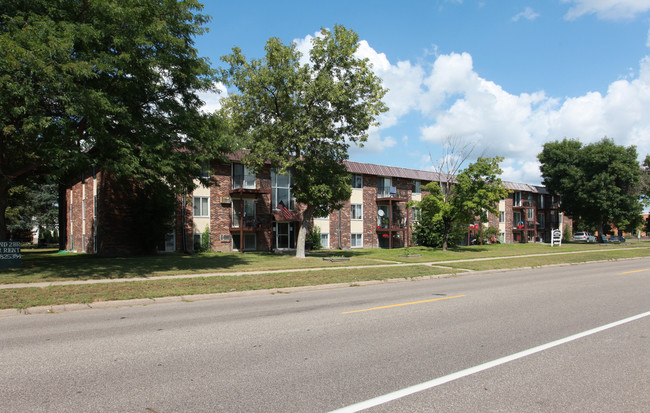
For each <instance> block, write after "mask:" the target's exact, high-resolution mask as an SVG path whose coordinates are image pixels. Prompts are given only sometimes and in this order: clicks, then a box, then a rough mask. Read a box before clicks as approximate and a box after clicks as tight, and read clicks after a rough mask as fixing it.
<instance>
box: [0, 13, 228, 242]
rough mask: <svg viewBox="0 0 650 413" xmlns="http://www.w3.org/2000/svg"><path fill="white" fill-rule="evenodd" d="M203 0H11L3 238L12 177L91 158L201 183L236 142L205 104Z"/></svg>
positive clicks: (209, 83) (68, 168) (1, 147)
mask: <svg viewBox="0 0 650 413" xmlns="http://www.w3.org/2000/svg"><path fill="white" fill-rule="evenodd" d="M202 7H203V6H202V5H201V4H200V3H198V2H197V1H195V0H180V1H141V0H55V1H52V0H16V1H4V2H2V3H1V5H0V240H3V239H4V238H5V237H6V223H5V219H4V214H5V210H6V208H7V205H8V196H9V195H8V194H9V189H10V188H11V187H13V186H16V185H20V184H23V183H25V182H27V181H29V180H30V179H33V178H34V177H39V176H43V175H53V176H56V177H57V178H58V179H59V180H65V178H66V176H69V174H71V173H77V172H78V171H81V170H83V169H84V168H87V167H89V166H91V165H97V166H100V167H102V168H105V169H107V170H109V171H110V172H111V173H112V174H114V175H115V176H117V177H127V178H135V179H138V180H140V181H142V182H145V183H146V182H153V181H164V182H166V183H167V185H168V187H169V188H172V189H177V190H179V191H180V188H188V187H189V188H191V187H192V185H193V179H194V178H196V177H197V175H198V174H197V171H198V170H200V167H201V165H202V164H203V163H204V162H205V161H207V160H208V159H210V158H213V157H215V156H216V155H217V154H219V153H221V152H222V151H224V150H229V149H228V145H227V144H226V142H225V140H224V139H222V138H221V137H220V135H219V130H220V125H221V122H220V120H219V119H218V118H217V117H216V116H215V115H214V114H205V113H202V112H201V110H200V109H201V106H202V102H201V100H200V98H199V96H198V92H199V91H205V90H210V89H212V88H213V85H214V80H215V76H214V75H215V72H214V71H213V69H212V68H211V67H210V64H209V62H208V60H207V59H205V58H201V57H199V56H198V54H197V50H196V49H195V47H194V40H193V39H194V37H195V36H198V35H201V34H202V33H203V32H204V31H205V30H206V29H205V28H204V27H203V25H204V24H205V23H206V22H207V21H208V19H209V18H208V16H205V15H202V14H200V10H201V9H202Z"/></svg>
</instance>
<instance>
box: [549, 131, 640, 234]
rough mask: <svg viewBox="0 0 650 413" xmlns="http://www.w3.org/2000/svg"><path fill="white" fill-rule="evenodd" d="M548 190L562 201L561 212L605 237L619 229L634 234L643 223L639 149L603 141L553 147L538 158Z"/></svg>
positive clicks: (551, 144)
mask: <svg viewBox="0 0 650 413" xmlns="http://www.w3.org/2000/svg"><path fill="white" fill-rule="evenodd" d="M538 159H539V161H540V163H541V167H540V170H541V172H542V177H543V178H544V182H543V183H544V185H545V186H546V187H547V188H548V190H549V191H550V192H551V193H555V194H558V195H560V197H561V201H562V202H561V209H562V211H563V212H565V213H567V214H569V215H570V216H571V217H572V218H573V219H574V220H576V221H578V222H580V223H582V224H583V225H584V226H586V227H587V228H590V229H597V230H598V233H599V234H600V235H601V236H604V235H606V234H607V233H608V232H609V226H610V225H614V226H616V227H617V228H619V229H622V230H634V229H635V228H636V227H637V226H638V225H639V223H640V220H641V216H640V213H641V211H642V204H641V202H640V198H639V196H640V193H639V182H640V181H639V180H640V174H641V169H640V166H639V162H638V161H637V151H636V147H634V146H629V147H624V146H620V145H616V144H615V143H614V141H613V140H611V139H607V138H604V139H602V140H601V141H599V142H596V143H592V144H588V145H583V144H582V143H581V142H579V141H577V140H573V139H571V140H570V139H563V140H562V141H554V142H548V143H546V144H544V147H543V150H542V152H541V153H540V154H539V155H538Z"/></svg>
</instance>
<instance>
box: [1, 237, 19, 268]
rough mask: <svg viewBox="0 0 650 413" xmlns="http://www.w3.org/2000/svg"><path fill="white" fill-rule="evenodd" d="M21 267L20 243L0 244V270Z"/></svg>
mask: <svg viewBox="0 0 650 413" xmlns="http://www.w3.org/2000/svg"><path fill="white" fill-rule="evenodd" d="M22 265H23V260H22V256H21V255H20V242H16V241H9V242H0V268H20V267H22Z"/></svg>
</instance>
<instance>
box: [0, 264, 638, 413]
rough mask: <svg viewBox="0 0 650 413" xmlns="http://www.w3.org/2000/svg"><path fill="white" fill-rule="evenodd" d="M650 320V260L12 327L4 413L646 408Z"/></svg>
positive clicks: (3, 359) (0, 369)
mask: <svg viewBox="0 0 650 413" xmlns="http://www.w3.org/2000/svg"><path fill="white" fill-rule="evenodd" d="M649 311H650V259H642V260H629V261H620V262H609V263H596V264H586V265H574V266H566V267H548V268H542V269H536V270H528V271H513V272H503V273H492V274H480V275H469V276H463V277H456V278H447V279H439V280H431V281H418V282H404V283H387V284H383V285H377V286H368V287H360V288H343V289H332V290H319V291H311V292H304V293H293V294H275V295H262V296H253V297H244V298H242V297H240V298H226V299H215V300H212V301H202V302H194V303H175V304H159V305H152V306H147V307H132V308H118V309H109V310H88V311H79V312H71V313H63V314H48V315H37V316H19V317H10V318H5V319H0V411H2V412H5V411H6V412H22V411H25V412H38V411H42V412H53V411H75V412H81V411H88V412H90V411H92V412H97V411H120V412H160V413H162V412H172V411H183V412H185V411H206V412H208V411H210V412H211V411H226V412H235V411H240V412H254V411H257V412H288V411H295V412H307V411H330V410H334V409H338V408H345V407H350V408H349V411H355V410H357V409H361V408H369V411H404V412H413V411H463V412H467V411H529V412H530V411H590V412H591V411H608V412H611V411H632V412H638V411H648V406H650V316H648V312H649ZM635 316H636V317H637V318H635V319H630V317H635ZM621 320H623V321H624V322H622V323H620V324H615V325H614V324H612V325H609V324H611V323H617V322H619V321H621ZM603 326H605V327H604V329H603V330H602V331H600V330H594V329H597V328H599V327H603ZM582 333H585V335H584V336H582V335H580V334H582ZM578 335H580V336H578ZM549 343H552V346H549V347H548V348H547V347H544V346H545V345H548V344H549ZM529 350H530V351H529ZM436 379H438V381H439V382H437V381H436ZM418 386H419V387H418ZM358 403H361V404H358ZM364 403H365V404H364Z"/></svg>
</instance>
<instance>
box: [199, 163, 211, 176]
mask: <svg viewBox="0 0 650 413" xmlns="http://www.w3.org/2000/svg"><path fill="white" fill-rule="evenodd" d="M209 177H210V162H208V161H205V162H203V163H202V164H201V178H209Z"/></svg>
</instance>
